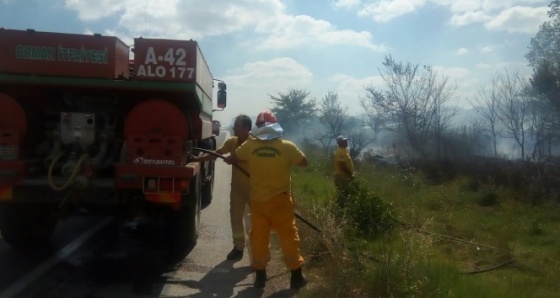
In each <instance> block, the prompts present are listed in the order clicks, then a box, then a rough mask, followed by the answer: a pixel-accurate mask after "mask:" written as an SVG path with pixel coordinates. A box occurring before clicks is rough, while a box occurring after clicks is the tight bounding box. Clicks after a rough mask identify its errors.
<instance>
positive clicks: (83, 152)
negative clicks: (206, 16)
mask: <svg viewBox="0 0 560 298" xmlns="http://www.w3.org/2000/svg"><path fill="white" fill-rule="evenodd" d="M131 52H132V53H133V54H132V53H131ZM132 55H133V58H132V59H131V58H130V57H131V56H132ZM214 81H215V80H214V79H213V78H212V75H211V73H210V70H209V69H208V66H207V64H206V61H205V60H204V57H203V55H202V53H201V51H200V49H199V47H198V44H197V42H195V41H192V40H188V41H187V40H165V39H144V38H137V39H135V40H134V45H133V48H132V49H130V48H129V46H127V45H126V44H124V43H123V42H122V41H121V40H119V39H118V38H117V37H112V36H101V35H98V34H95V35H79V34H63V33H50V32H37V31H34V30H27V31H23V30H8V29H3V28H1V29H0V232H1V234H2V238H3V239H4V240H5V241H6V242H8V243H10V244H11V245H13V246H16V247H34V246H36V245H38V244H44V243H48V241H49V239H50V237H51V235H52V233H53V231H54V228H55V225H56V223H57V221H58V220H60V219H61V218H63V217H65V216H67V215H69V214H72V212H73V211H77V210H84V209H87V210H95V211H100V210H101V211H112V212H116V213H117V214H121V215H125V214H137V213H138V212H142V213H143V214H149V215H154V216H159V217H160V218H163V219H164V221H165V227H166V231H167V232H168V233H169V235H168V236H169V239H170V244H171V245H172V246H173V247H175V248H177V249H188V248H189V247H193V246H194V245H195V244H196V240H197V237H198V226H199V221H200V214H201V209H203V208H204V207H206V206H207V205H208V204H210V201H211V199H212V187H213V183H214V181H213V179H214V163H213V162H206V163H197V162H191V161H189V157H190V156H192V155H194V154H195V153H197V152H195V151H193V148H196V147H199V148H204V149H210V150H213V149H215V148H216V140H215V135H213V134H212V112H213V110H214V104H213V100H212V93H213V91H212V90H213V86H214ZM218 89H219V90H218V92H217V93H218V95H217V107H218V108H222V109H223V108H224V107H225V104H226V91H225V89H226V85H225V83H223V82H221V81H219V83H218Z"/></svg>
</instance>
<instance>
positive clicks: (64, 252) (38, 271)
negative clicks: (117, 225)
mask: <svg viewBox="0 0 560 298" xmlns="http://www.w3.org/2000/svg"><path fill="white" fill-rule="evenodd" d="M112 220H113V219H112V218H106V219H104V220H103V221H101V222H100V223H98V224H97V225H95V226H94V227H93V228H91V229H89V230H88V231H87V232H85V233H84V234H82V235H81V236H80V237H78V238H76V239H74V241H72V242H70V243H68V244H67V245H66V246H65V247H63V248H62V249H61V250H59V251H58V252H57V253H56V254H55V255H54V256H52V257H50V258H49V259H47V260H46V261H44V262H43V263H41V264H40V265H39V266H37V267H35V269H34V270H32V271H30V272H29V273H27V275H25V276H24V277H22V278H20V279H19V280H18V281H16V282H15V283H13V284H12V285H11V286H9V287H8V288H6V289H5V290H4V291H3V292H1V293H0V297H2V298H11V297H14V296H16V295H17V294H19V292H21V291H22V290H24V289H25V288H26V287H28V286H29V285H30V284H31V283H33V282H34V281H35V280H37V279H38V278H39V277H41V276H43V275H44V274H45V273H46V272H47V271H49V270H50V269H51V268H52V267H54V266H55V265H56V264H58V263H59V262H60V261H61V260H62V259H64V258H65V257H67V256H69V255H70V254H71V253H73V252H74V251H75V250H76V249H78V248H79V247H80V246H81V245H82V244H83V243H84V242H85V241H86V240H88V239H89V238H90V237H92V236H93V235H95V233H97V232H98V231H99V230H101V229H102V228H104V227H105V226H107V225H108V224H109V223H110V222H111V221H112Z"/></svg>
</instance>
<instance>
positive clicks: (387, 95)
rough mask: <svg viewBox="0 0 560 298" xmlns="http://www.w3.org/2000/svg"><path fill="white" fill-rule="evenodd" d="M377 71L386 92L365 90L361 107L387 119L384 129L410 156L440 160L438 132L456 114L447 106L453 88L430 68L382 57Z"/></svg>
mask: <svg viewBox="0 0 560 298" xmlns="http://www.w3.org/2000/svg"><path fill="white" fill-rule="evenodd" d="M383 66H384V69H383V70H380V72H381V77H382V78H383V80H384V81H385V83H386V85H387V88H386V90H377V89H375V88H366V92H367V94H366V98H367V99H368V100H367V102H366V104H365V106H366V107H371V109H372V110H374V111H375V113H377V114H379V113H385V114H386V115H388V117H389V118H388V120H387V121H388V123H387V125H386V127H387V128H388V129H390V130H391V131H393V132H394V133H395V134H396V135H397V136H398V137H399V138H400V139H401V140H402V141H404V142H405V143H406V144H407V145H408V147H409V148H411V149H412V152H411V153H414V154H418V155H420V156H421V157H424V158H430V157H434V156H433V154H432V152H435V157H436V158H439V157H440V154H441V153H440V143H441V135H442V131H443V130H444V129H445V128H446V127H448V125H449V123H450V120H451V118H452V117H453V116H454V115H455V114H456V113H457V108H456V107H451V106H449V105H448V103H449V101H450V99H451V98H452V97H453V95H454V92H455V90H456V87H455V86H453V85H451V84H450V83H449V80H448V77H447V76H440V75H439V74H438V73H437V72H436V71H435V70H434V69H433V68H432V67H430V66H424V67H422V68H420V66H419V65H418V64H416V65H413V64H412V63H410V62H407V63H403V62H397V61H395V60H394V59H393V58H392V57H391V56H385V59H384V61H383Z"/></svg>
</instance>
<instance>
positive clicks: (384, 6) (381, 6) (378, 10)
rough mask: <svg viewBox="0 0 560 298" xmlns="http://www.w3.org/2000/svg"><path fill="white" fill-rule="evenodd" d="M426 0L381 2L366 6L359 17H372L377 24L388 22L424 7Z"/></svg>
mask: <svg viewBox="0 0 560 298" xmlns="http://www.w3.org/2000/svg"><path fill="white" fill-rule="evenodd" d="M425 3H426V0H381V1H375V2H374V3H368V4H365V5H364V7H363V8H362V9H360V10H359V11H358V16H361V17H371V18H372V19H373V20H374V21H376V22H387V21H390V20H392V19H394V18H396V17H399V16H401V15H404V14H407V13H410V12H412V11H415V10H416V9H418V8H419V7H422V6H424V4H425Z"/></svg>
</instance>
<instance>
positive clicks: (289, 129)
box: [269, 88, 315, 134]
mask: <svg viewBox="0 0 560 298" xmlns="http://www.w3.org/2000/svg"><path fill="white" fill-rule="evenodd" d="M278 95H279V96H278V97H275V96H272V95H269V96H270V99H271V100H272V102H273V104H274V105H275V107H274V108H272V112H273V113H274V115H275V116H276V119H277V120H278V122H279V123H280V124H281V125H282V128H283V129H284V133H286V134H290V133H294V132H295V130H296V129H298V128H300V127H302V126H303V125H304V124H305V123H306V122H307V121H309V120H310V119H311V118H313V117H314V116H315V100H307V96H309V92H308V91H306V90H301V89H293V88H292V89H289V90H288V92H287V93H285V94H283V93H280V92H279V93H278Z"/></svg>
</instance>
